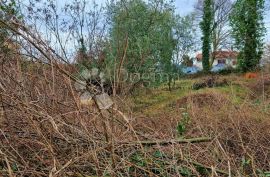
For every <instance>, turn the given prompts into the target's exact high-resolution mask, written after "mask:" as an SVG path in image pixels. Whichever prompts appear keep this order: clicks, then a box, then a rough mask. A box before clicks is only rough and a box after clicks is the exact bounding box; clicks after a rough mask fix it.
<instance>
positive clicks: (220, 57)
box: [194, 51, 238, 69]
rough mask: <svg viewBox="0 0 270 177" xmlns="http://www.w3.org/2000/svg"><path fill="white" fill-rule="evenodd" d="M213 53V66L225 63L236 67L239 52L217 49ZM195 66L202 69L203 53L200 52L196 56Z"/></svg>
mask: <svg viewBox="0 0 270 177" xmlns="http://www.w3.org/2000/svg"><path fill="white" fill-rule="evenodd" d="M212 55H214V56H215V60H214V63H213V65H212V66H216V65H217V64H225V65H227V66H228V67H233V68H236V65H237V55H238V52H235V51H216V52H213V53H212ZM194 66H196V67H198V68H200V69H202V68H203V67H202V54H201V53H198V54H197V55H196V57H195V61H194Z"/></svg>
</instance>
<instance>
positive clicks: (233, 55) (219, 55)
mask: <svg viewBox="0 0 270 177" xmlns="http://www.w3.org/2000/svg"><path fill="white" fill-rule="evenodd" d="M212 55H215V58H216V59H224V58H231V59H236V58H237V55H238V52H235V51H216V52H213V53H212ZM196 59H197V60H198V61H201V60H202V54H201V53H199V54H197V55H196Z"/></svg>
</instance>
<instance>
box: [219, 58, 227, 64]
mask: <svg viewBox="0 0 270 177" xmlns="http://www.w3.org/2000/svg"><path fill="white" fill-rule="evenodd" d="M218 64H226V60H224V59H219V60H218Z"/></svg>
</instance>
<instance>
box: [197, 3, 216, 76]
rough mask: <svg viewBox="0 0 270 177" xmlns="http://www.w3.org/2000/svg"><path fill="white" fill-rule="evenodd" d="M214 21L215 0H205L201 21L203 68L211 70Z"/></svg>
mask: <svg viewBox="0 0 270 177" xmlns="http://www.w3.org/2000/svg"><path fill="white" fill-rule="evenodd" d="M212 23H213V0H204V5H203V20H202V22H201V23H200V27H201V30H202V33H203V37H202V42H203V46H202V54H203V58H202V64H203V70H204V71H205V72H209V70H210V62H209V59H210V51H211V45H210V43H211V32H212V29H211V26H212Z"/></svg>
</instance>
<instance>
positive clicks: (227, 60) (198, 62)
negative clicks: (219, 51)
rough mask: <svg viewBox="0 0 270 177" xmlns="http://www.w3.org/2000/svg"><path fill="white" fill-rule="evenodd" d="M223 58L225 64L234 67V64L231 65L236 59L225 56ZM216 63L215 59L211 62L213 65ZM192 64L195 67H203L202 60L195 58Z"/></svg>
mask: <svg viewBox="0 0 270 177" xmlns="http://www.w3.org/2000/svg"><path fill="white" fill-rule="evenodd" d="M225 60H226V65H228V66H230V67H233V68H236V65H233V62H234V61H236V59H230V58H227V59H225ZM217 64H218V60H215V61H214V63H213V66H215V65H217ZM194 66H196V67H198V68H200V69H203V66H202V62H201V61H197V60H195V62H194Z"/></svg>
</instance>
